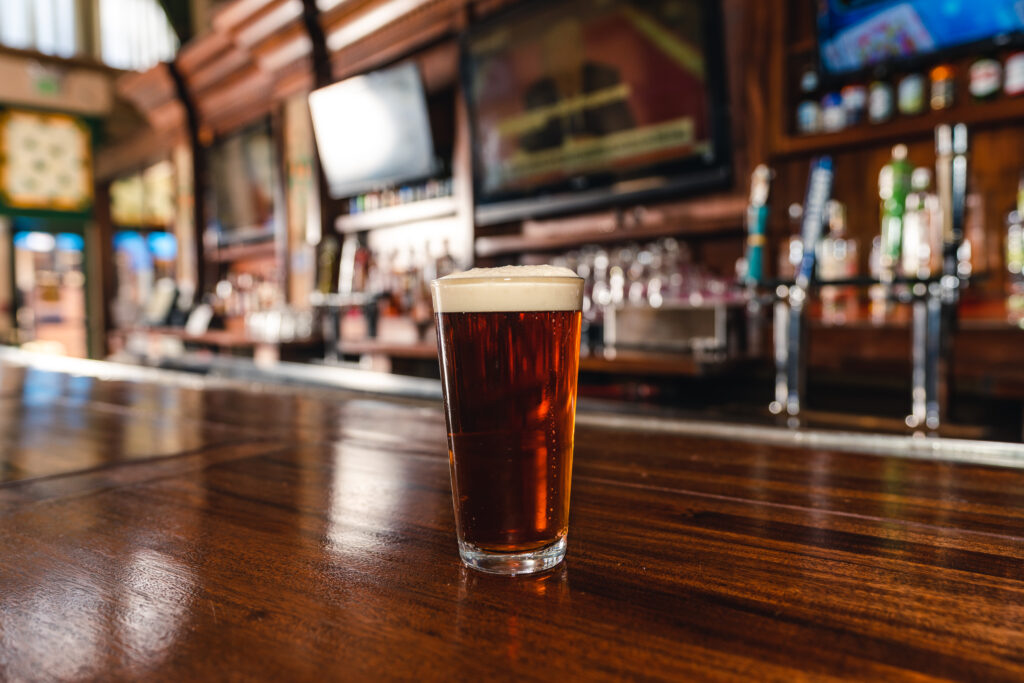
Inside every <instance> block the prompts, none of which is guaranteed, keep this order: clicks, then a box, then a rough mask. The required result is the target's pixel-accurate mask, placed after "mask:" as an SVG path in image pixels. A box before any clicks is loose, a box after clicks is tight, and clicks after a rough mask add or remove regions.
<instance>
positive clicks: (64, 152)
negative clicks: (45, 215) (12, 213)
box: [0, 109, 92, 212]
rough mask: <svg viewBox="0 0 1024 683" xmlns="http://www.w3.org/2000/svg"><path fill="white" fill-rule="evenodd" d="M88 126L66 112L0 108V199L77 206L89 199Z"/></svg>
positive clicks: (29, 205) (18, 205) (46, 207)
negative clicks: (1, 109)
mask: <svg viewBox="0 0 1024 683" xmlns="http://www.w3.org/2000/svg"><path fill="white" fill-rule="evenodd" d="M91 145H92V141H91V134H90V131H89V127H88V126H87V125H86V124H85V122H84V121H82V120H81V119H79V118H77V117H75V116H70V115H68V114H57V113H48V112H33V111H24V110H19V109H7V110H3V111H0V204H3V205H6V206H7V208H10V209H34V210H42V211H73V212H81V211H85V210H87V209H88V208H89V207H90V206H91V205H92V150H91Z"/></svg>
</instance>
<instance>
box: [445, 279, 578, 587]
mask: <svg viewBox="0 0 1024 683" xmlns="http://www.w3.org/2000/svg"><path fill="white" fill-rule="evenodd" d="M432 293H433V302H434V313H435V317H436V321H437V336H438V345H439V347H440V355H441V380H442V386H443V388H444V401H445V417H446V419H447V425H448V453H449V462H450V465H451V478H452V495H453V498H454V504H455V525H456V533H457V535H458V542H459V554H460V555H461V557H462V560H463V562H465V563H466V564H467V565H468V566H470V567H473V568H476V569H480V570H482V571H488V572H493V573H499V574H529V573H533V572H538V571H543V570H545V569H549V568H551V567H554V566H555V565H557V564H558V563H559V562H561V561H562V558H563V557H564V556H565V549H566V534H567V531H568V522H569V489H570V480H571V476H572V449H573V430H574V425H575V418H576V381H577V374H578V369H579V350H580V327H581V320H582V314H581V309H582V303H583V279H582V278H580V277H578V276H577V275H576V274H575V273H574V272H572V271H571V270H569V269H568V268H555V267H552V266H519V267H515V266H510V267H505V268H492V269H486V268H478V269H474V270H471V271H467V272H465V273H458V274H454V275H451V276H448V277H445V278H441V279H439V280H435V281H434V282H433V286H432Z"/></svg>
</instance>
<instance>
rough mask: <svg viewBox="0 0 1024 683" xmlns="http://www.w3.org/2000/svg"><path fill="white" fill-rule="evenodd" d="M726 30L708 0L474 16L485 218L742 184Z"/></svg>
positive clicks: (473, 72) (474, 98)
mask: <svg viewBox="0 0 1024 683" xmlns="http://www.w3.org/2000/svg"><path fill="white" fill-rule="evenodd" d="M722 44H723V35H722V27H721V16H720V8H719V3H718V2H709V1H708V0H632V1H626V0H557V1H550V0H549V1H547V2H532V3H529V4H527V5H523V6H520V7H516V8H514V9H513V10H511V11H508V12H506V13H504V14H499V15H497V16H495V17H494V18H493V19H490V20H487V21H486V22H482V23H481V24H479V25H477V26H476V27H474V28H473V29H472V30H471V31H470V32H469V33H468V35H467V36H466V38H465V40H464V44H463V59H462V77H463V80H464V85H465V92H466V93H467V101H468V105H469V111H470V119H471V124H472V125H471V128H472V139H473V157H474V187H475V199H476V202H477V207H476V216H477V221H478V222H480V223H497V222H503V221H508V220H513V219H519V218H525V217H534V216H542V215H550V214H555V213H560V212H565V211H575V210H579V209H585V208H593V207H597V206H601V205H610V204H615V203H623V202H631V201H639V200H645V199H648V198H653V197H656V196H664V195H669V194H678V193H683V192H693V191H696V190H702V189H710V188H713V187H718V186H726V185H728V184H729V182H730V180H731V167H732V159H731V156H730V152H729V148H728V129H729V122H728V115H727V108H726V97H725V93H726V87H725V70H724V66H723V59H722V53H721V46H722Z"/></svg>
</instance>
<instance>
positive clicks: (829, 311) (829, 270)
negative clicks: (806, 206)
mask: <svg viewBox="0 0 1024 683" xmlns="http://www.w3.org/2000/svg"><path fill="white" fill-rule="evenodd" d="M825 213H826V216H827V218H828V234H826V235H825V237H824V238H823V239H822V240H821V242H819V243H818V277H819V278H820V279H821V281H822V282H823V283H825V282H830V281H836V280H848V279H850V278H853V277H855V276H856V275H857V242H856V241H854V240H853V239H851V238H849V237H847V235H846V206H845V205H844V204H843V203H842V202H840V201H836V200H834V199H833V200H830V201H829V202H828V204H827V205H826V209H825ZM821 302H822V316H823V317H824V319H825V321H826V322H838V323H841V322H844V321H845V320H846V319H847V317H848V316H849V315H850V314H851V313H852V312H853V309H854V308H855V307H856V304H857V299H856V296H855V294H854V290H853V288H852V287H851V286H850V285H846V286H836V285H826V284H823V286H822V288H821Z"/></svg>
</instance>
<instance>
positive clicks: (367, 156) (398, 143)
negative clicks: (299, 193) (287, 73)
mask: <svg viewBox="0 0 1024 683" xmlns="http://www.w3.org/2000/svg"><path fill="white" fill-rule="evenodd" d="M309 110H310V114H311V115H312V117H313V131H314V133H315V135H316V145H317V149H318V150H319V152H320V161H321V164H322V165H323V169H324V175H325V176H326V177H327V183H328V185H329V186H330V193H331V196H333V197H348V196H352V195H355V194H358V193H360V192H366V191H369V190H375V189H379V188H381V187H384V186H387V185H395V184H398V183H403V182H408V181H412V180H419V179H422V178H427V177H429V176H431V175H433V174H434V173H435V172H436V170H437V168H438V164H437V162H436V160H435V155H434V142H433V138H432V136H431V131H430V118H429V116H428V113H427V100H426V97H425V95H424V91H423V82H422V80H421V78H420V73H419V69H418V68H417V67H416V64H414V63H412V62H408V63H405V64H402V65H399V66H396V67H392V68H390V69H384V70H381V71H374V72H372V73H368V74H364V75H362V76H355V77H353V78H349V79H346V80H344V81H340V82H338V83H334V84H332V85H329V86H327V87H325V88H321V89H319V90H315V91H313V92H312V93H310V95H309Z"/></svg>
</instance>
